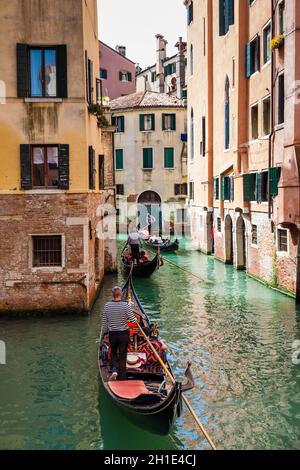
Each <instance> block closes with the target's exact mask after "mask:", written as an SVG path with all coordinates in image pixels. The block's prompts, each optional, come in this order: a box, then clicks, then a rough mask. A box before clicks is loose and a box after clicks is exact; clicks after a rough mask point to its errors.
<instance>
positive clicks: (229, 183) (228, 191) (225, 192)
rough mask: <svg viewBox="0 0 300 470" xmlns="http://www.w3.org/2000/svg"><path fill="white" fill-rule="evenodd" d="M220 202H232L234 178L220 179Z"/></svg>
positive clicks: (225, 177)
mask: <svg viewBox="0 0 300 470" xmlns="http://www.w3.org/2000/svg"><path fill="white" fill-rule="evenodd" d="M222 201H234V177H233V176H224V177H223V178H222Z"/></svg>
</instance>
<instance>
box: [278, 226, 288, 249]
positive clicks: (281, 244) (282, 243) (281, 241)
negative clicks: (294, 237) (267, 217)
mask: <svg viewBox="0 0 300 470" xmlns="http://www.w3.org/2000/svg"><path fill="white" fill-rule="evenodd" d="M278 251H283V252H286V253H287V252H288V233H287V230H283V229H278Z"/></svg>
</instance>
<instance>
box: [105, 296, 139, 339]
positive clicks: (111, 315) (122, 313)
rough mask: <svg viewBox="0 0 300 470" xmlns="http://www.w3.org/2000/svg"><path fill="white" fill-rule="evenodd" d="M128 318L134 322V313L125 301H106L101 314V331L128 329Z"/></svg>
mask: <svg viewBox="0 0 300 470" xmlns="http://www.w3.org/2000/svg"><path fill="white" fill-rule="evenodd" d="M128 320H129V321H131V322H133V323H136V318H135V315H134V313H133V311H132V308H131V307H130V305H128V303H127V302H117V301H113V300H112V301H111V302H107V304H106V305H105V307H104V314H103V333H104V334H106V333H108V332H109V331H126V330H128V324H127V322H128Z"/></svg>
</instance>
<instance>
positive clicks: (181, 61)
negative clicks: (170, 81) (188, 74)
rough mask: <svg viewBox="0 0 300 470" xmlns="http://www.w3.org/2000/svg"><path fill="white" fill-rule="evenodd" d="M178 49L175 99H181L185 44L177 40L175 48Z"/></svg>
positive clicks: (183, 80) (183, 81)
mask: <svg viewBox="0 0 300 470" xmlns="http://www.w3.org/2000/svg"><path fill="white" fill-rule="evenodd" d="M175 47H177V48H178V54H177V61H176V80H177V97H178V98H180V99H181V98H182V89H183V87H184V86H185V84H186V83H185V55H184V52H185V49H186V43H184V42H182V38H179V41H178V42H177V44H176V46H175Z"/></svg>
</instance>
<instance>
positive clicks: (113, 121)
mask: <svg viewBox="0 0 300 470" xmlns="http://www.w3.org/2000/svg"><path fill="white" fill-rule="evenodd" d="M111 125H112V126H116V125H117V118H116V116H112V117H111Z"/></svg>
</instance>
